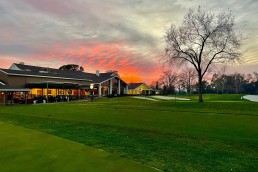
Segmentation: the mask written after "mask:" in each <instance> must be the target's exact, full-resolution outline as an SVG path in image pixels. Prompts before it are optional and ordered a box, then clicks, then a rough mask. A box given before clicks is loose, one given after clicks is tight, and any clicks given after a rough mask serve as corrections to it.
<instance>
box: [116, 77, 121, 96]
mask: <svg viewBox="0 0 258 172" xmlns="http://www.w3.org/2000/svg"><path fill="white" fill-rule="evenodd" d="M120 94H121V81H120V79H118V82H117V95H120Z"/></svg>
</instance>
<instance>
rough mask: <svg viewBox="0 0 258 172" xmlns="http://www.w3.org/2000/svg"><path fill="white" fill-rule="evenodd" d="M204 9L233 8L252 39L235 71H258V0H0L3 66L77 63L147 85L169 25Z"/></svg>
mask: <svg viewBox="0 0 258 172" xmlns="http://www.w3.org/2000/svg"><path fill="white" fill-rule="evenodd" d="M199 4H202V5H203V4H204V5H206V6H207V7H208V8H212V9H214V10H218V11H219V10H227V9H228V8H230V9H231V10H232V11H233V13H234V14H235V16H236V26H237V27H238V28H239V31H240V32H242V33H243V34H244V36H245V37H246V38H247V39H246V40H245V42H244V44H243V47H242V50H243V64H241V66H240V65H238V66H234V67H231V70H232V71H238V72H249V73H252V72H254V71H258V20H257V16H258V10H257V9H258V0H244V1H243V0H216V1H214V0H0V68H9V66H10V65H11V64H12V63H14V62H16V63H18V62H25V64H28V65H38V66H45V67H53V68H58V67H60V66H61V65H64V64H71V63H73V64H78V65H82V66H83V67H84V68H85V71H86V72H95V71H96V70H100V72H105V71H107V70H117V71H118V72H119V74H120V75H121V76H122V78H124V79H125V80H126V81H128V82H131V81H135V82H139V81H145V82H149V83H150V82H151V81H155V80H157V79H158V78H159V76H160V74H161V71H162V68H161V64H160V62H159V57H160V54H161V53H162V51H163V47H164V43H163V40H162V36H163V35H164V31H165V27H167V26H169V25H170V24H172V23H174V24H180V22H181V21H182V19H183V16H184V15H185V14H186V12H187V10H188V8H190V7H192V6H197V5H199Z"/></svg>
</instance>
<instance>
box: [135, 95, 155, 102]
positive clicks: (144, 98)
mask: <svg viewBox="0 0 258 172" xmlns="http://www.w3.org/2000/svg"><path fill="white" fill-rule="evenodd" d="M132 98H135V99H143V100H151V101H158V100H155V99H151V98H148V97H139V96H133V97H132Z"/></svg>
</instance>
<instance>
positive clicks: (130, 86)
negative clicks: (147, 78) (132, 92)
mask: <svg viewBox="0 0 258 172" xmlns="http://www.w3.org/2000/svg"><path fill="white" fill-rule="evenodd" d="M142 84H144V83H143V82H140V83H130V85H129V89H135V88H137V87H139V86H141V85H142Z"/></svg>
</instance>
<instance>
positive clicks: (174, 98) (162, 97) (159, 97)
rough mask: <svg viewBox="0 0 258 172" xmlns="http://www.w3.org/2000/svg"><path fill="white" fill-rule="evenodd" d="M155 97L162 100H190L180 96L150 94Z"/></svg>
mask: <svg viewBox="0 0 258 172" xmlns="http://www.w3.org/2000/svg"><path fill="white" fill-rule="evenodd" d="M151 97H153V98H156V99H162V100H188V101H189V100H190V99H186V98H180V97H169V96H151Z"/></svg>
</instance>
